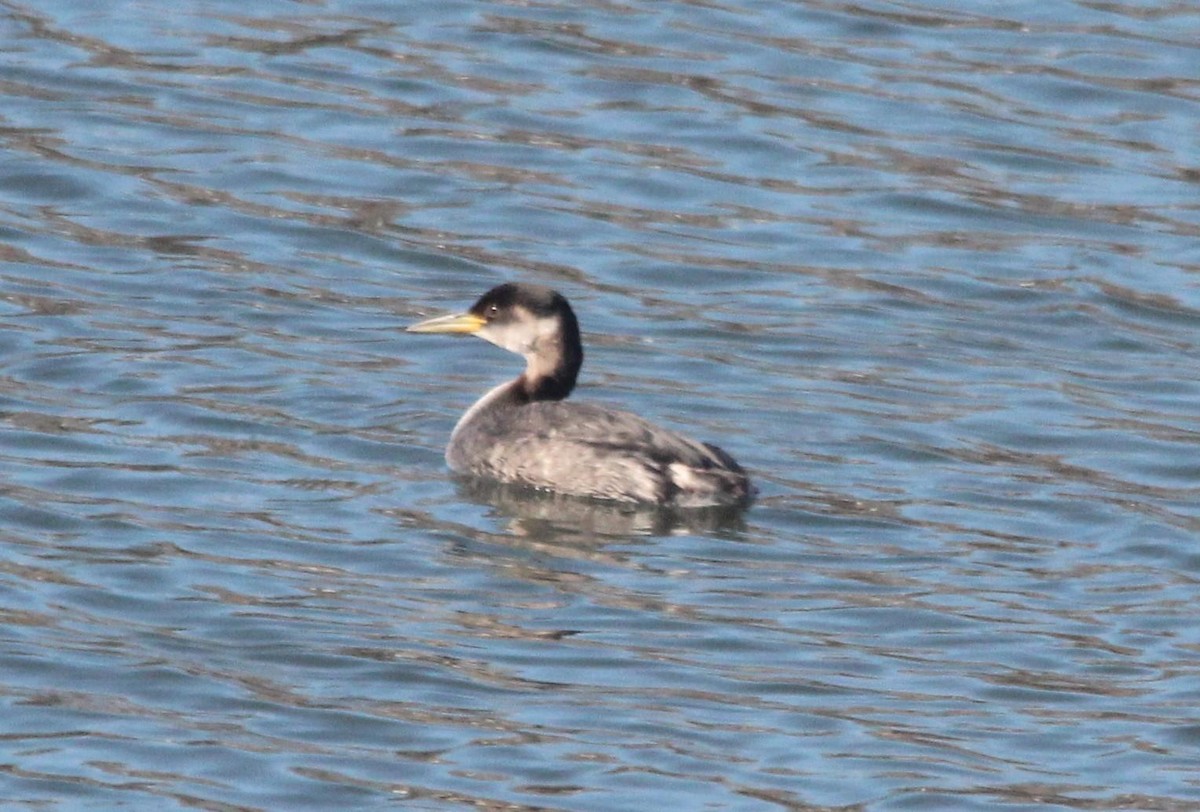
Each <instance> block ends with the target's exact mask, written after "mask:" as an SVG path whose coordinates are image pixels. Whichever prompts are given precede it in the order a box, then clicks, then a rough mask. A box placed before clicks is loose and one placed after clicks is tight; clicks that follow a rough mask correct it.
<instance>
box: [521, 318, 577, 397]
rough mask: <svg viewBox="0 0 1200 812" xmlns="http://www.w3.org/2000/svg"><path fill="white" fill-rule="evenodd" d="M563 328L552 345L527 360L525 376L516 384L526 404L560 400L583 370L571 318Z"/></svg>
mask: <svg viewBox="0 0 1200 812" xmlns="http://www.w3.org/2000/svg"><path fill="white" fill-rule="evenodd" d="M568 316H569V318H568V319H566V320H565V323H564V324H563V328H564V329H563V330H562V332H561V333H560V334H559V335H558V336H556V337H555V338H554V340H553V341H550V342H545V343H544V344H543V346H540V347H539V348H538V352H537V354H536V355H535V356H533V357H530V358H529V360H528V363H527V366H526V368H525V373H524V374H523V375H521V377H519V378H517V380H516V384H517V385H516V387H514V389H516V391H517V392H519V393H520V394H521V395H522V396H523V397H524V398H525V400H527V401H535V400H562V399H563V398H565V397H566V396H567V395H569V394H571V390H572V389H574V388H575V379H576V378H577V377H579V368H580V367H581V366H583V345H582V344H581V342H580V340H579V326H578V325H577V324H576V323H575V317H574V314H570V313H568Z"/></svg>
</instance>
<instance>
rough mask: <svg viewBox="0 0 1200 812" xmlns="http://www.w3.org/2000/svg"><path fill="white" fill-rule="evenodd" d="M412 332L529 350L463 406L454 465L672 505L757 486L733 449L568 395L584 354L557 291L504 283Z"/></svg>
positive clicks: (556, 487)
mask: <svg viewBox="0 0 1200 812" xmlns="http://www.w3.org/2000/svg"><path fill="white" fill-rule="evenodd" d="M408 331H409V332H413V333H458V334H469V335H476V336H479V337H480V338H482V339H484V340H486V341H490V342H491V343H493V344H495V345H496V346H498V347H503V348H504V349H506V350H508V351H509V352H515V353H517V354H518V355H522V356H524V357H525V372H524V373H523V374H521V375H520V376H519V377H518V378H517V379H516V380H513V381H509V382H508V383H504V384H501V385H500V386H497V387H496V388H495V389H493V390H492V391H490V392H488V393H487V394H486V395H484V396H483V397H482V398H480V399H479V401H478V402H477V403H476V404H475V405H474V406H472V407H471V408H470V409H468V410H467V412H466V414H464V415H463V416H462V419H460V420H459V421H458V425H457V426H455V427H454V432H453V433H452V434H451V435H450V444H449V446H448V447H447V448H446V461H447V462H448V463H449V464H450V468H451V469H453V470H454V471H455V472H457V473H461V474H469V475H473V476H481V477H488V478H491V479H494V480H499V481H501V482H508V483H513V484H519V485H526V486H531V487H534V488H538V489H541V490H548V491H555V492H557V493H562V494H568V495H572V496H583V497H591V498H596V499H608V500H613V501H617V502H643V503H645V502H648V503H654V504H660V505H673V506H677V507H705V506H717V505H744V504H747V503H748V502H749V501H750V500H751V499H752V498H753V495H754V489H753V487H752V486H751V484H750V480H749V478H748V477H747V476H746V472H745V471H743V470H742V467H741V466H740V465H738V464H737V462H735V461H734V459H733V458H732V457H730V456H729V455H728V454H726V453H725V452H724V451H722V450H721V449H719V448H717V447H716V446H714V445H709V444H708V443H701V442H697V441H695V440H692V439H690V438H688V437H684V436H683V435H680V434H677V433H675V432H673V431H668V430H667V429H664V428H661V427H659V426H656V425H654V424H653V423H651V422H649V421H647V420H643V419H642V418H640V417H638V416H637V415H634V414H630V413H629V412H622V411H618V410H615V409H609V408H605V407H603V406H596V405H592V404H588V403H567V402H565V401H564V399H565V398H566V397H567V395H569V394H571V390H572V389H573V388H574V387H575V378H576V376H577V375H578V374H579V367H580V366H581V365H582V364H583V345H582V344H581V343H580V340H579V323H578V321H576V319H575V313H574V311H572V310H571V305H570V304H568V303H567V300H566V299H565V298H563V296H562V295H561V294H559V293H557V292H556V291H553V290H550V289H549V288H544V287H540V286H537V285H525V284H514V283H507V284H504V285H500V286H498V287H495V288H492V289H491V290H489V291H488V292H487V293H485V294H484V295H483V296H482V297H480V299H479V301H477V302H475V304H474V305H473V306H472V307H471V309H470V310H468V311H467V312H466V313H462V314H459V315H453V316H441V317H438V318H433V319H427V320H426V321H422V322H420V323H419V324H414V325H412V326H411V327H409V328H408Z"/></svg>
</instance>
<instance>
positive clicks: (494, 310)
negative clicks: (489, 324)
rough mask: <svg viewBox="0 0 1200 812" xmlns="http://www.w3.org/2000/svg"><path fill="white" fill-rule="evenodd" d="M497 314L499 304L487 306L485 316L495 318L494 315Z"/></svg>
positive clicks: (498, 313) (498, 312)
mask: <svg viewBox="0 0 1200 812" xmlns="http://www.w3.org/2000/svg"><path fill="white" fill-rule="evenodd" d="M498 315H500V308H499V306H497V305H492V306H491V307H489V308H488V311H487V317H488V318H489V319H494V318H496V316H498Z"/></svg>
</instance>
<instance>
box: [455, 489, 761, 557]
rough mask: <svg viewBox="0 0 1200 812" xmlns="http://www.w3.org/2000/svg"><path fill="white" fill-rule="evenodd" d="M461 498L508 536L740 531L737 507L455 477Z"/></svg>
mask: <svg viewBox="0 0 1200 812" xmlns="http://www.w3.org/2000/svg"><path fill="white" fill-rule="evenodd" d="M456 487H457V490H458V493H459V494H460V495H461V496H462V497H463V498H465V499H469V500H471V501H474V502H478V503H480V504H486V505H490V506H492V507H494V508H495V509H496V510H497V511H498V513H499V514H500V515H501V516H504V517H506V519H507V520H508V521H507V523H506V526H507V528H508V530H509V532H511V533H513V534H515V535H520V536H524V537H527V538H531V539H538V540H547V539H551V538H553V539H559V540H564V541H567V542H570V541H580V542H589V541H603V540H604V539H626V538H628V537H630V536H665V535H679V534H689V533H715V532H718V531H721V532H727V533H738V532H741V531H743V530H745V527H746V524H745V512H746V509H745V508H742V507H728V506H726V507H709V508H690V509H681V508H672V507H663V506H660V505H649V504H646V505H643V504H618V503H609V502H603V501H599V500H594V499H579V498H572V497H569V496H562V495H560V494H556V493H551V492H547V491H540V490H536V489H534V488H527V487H522V486H519V485H510V484H507V483H502V482H494V481H490V480H485V479H479V478H477V477H476V478H467V477H456Z"/></svg>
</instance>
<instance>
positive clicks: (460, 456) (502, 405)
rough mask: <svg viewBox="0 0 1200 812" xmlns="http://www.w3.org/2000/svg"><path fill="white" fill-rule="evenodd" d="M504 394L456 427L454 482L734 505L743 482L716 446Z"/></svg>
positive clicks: (582, 409) (589, 407)
mask: <svg viewBox="0 0 1200 812" xmlns="http://www.w3.org/2000/svg"><path fill="white" fill-rule="evenodd" d="M516 385H517V384H516V382H510V383H507V384H504V385H503V386H502V387H499V388H497V389H496V390H493V391H492V392H490V393H489V394H488V395H485V396H484V398H483V400H481V401H480V402H479V403H478V404H477V405H476V406H475V407H472V409H471V410H470V411H469V412H468V413H467V414H466V415H464V417H463V420H462V421H460V422H459V425H458V426H457V427H456V428H455V430H454V434H453V435H452V436H451V438H450V445H449V446H448V447H447V449H446V461H447V462H448V463H449V464H450V468H451V469H452V470H454V471H456V472H458V473H462V474H470V475H473V476H484V477H488V478H491V479H496V480H499V481H501V482H510V483H514V484H520V485H526V486H529V487H533V488H540V489H543V490H552V491H556V492H558V493H565V494H570V495H574V496H584V497H591V498H598V499H607V500H612V501H616V502H650V503H655V504H663V505H674V506H677V507H706V506H713V505H737V504H743V503H745V502H748V501H749V499H750V497H751V496H752V492H751V490H750V482H749V479H748V478H747V476H746V473H745V472H744V471H743V470H742V468H741V466H739V465H738V464H737V463H736V462H735V461H734V460H733V458H732V457H730V456H729V455H728V454H726V453H725V452H724V451H722V450H721V449H719V448H717V447H716V446H712V445H708V444H707V443H699V442H696V441H695V440H691V439H689V438H687V437H684V436H683V435H680V434H677V433H675V432H672V431H668V430H667V429H664V428H662V427H660V426H656V425H654V424H653V423H651V422H649V421H648V420H644V419H642V418H641V417H638V416H637V415H635V414H630V413H629V412H624V411H619V410H616V409H609V408H606V407H603V406H598V405H595V404H590V403H571V402H568V401H533V402H527V403H522V402H521V398H520V396H519V393H514V392H513V391H512V390H513V388H514V387H515V386H516Z"/></svg>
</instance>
